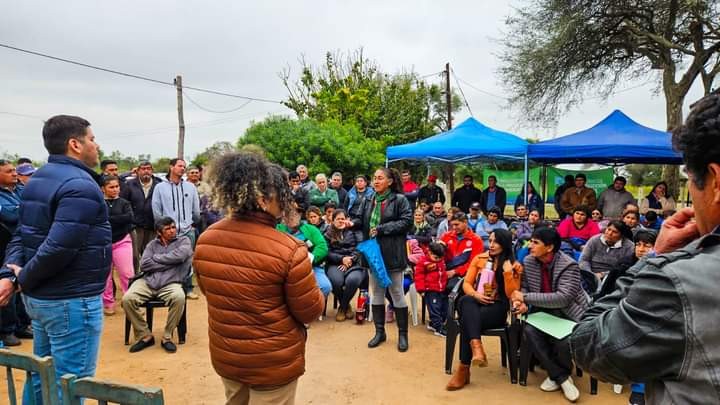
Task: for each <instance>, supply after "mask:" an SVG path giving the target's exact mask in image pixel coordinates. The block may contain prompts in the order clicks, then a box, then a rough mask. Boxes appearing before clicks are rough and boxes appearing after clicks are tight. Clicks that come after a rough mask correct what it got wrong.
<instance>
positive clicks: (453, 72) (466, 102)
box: [450, 69, 475, 117]
mask: <svg viewBox="0 0 720 405" xmlns="http://www.w3.org/2000/svg"><path fill="white" fill-rule="evenodd" d="M450 72H452V74H453V77H454V78H455V84H456V85H457V87H458V89H460V94H461V95H462V98H463V100H465V107H467V109H468V111H469V112H470V116H471V117H474V116H475V114H473V112H472V109H471V108H470V104H468V101H467V98H465V92H464V91H463V89H462V87H461V86H460V82H459V81H458V77H457V75H456V74H455V69H450Z"/></svg>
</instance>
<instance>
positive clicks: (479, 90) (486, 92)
mask: <svg viewBox="0 0 720 405" xmlns="http://www.w3.org/2000/svg"><path fill="white" fill-rule="evenodd" d="M453 74H454V75H455V72H453ZM455 78H456V79H457V80H459V81H461V82H463V83H465V84H466V85H467V86H468V87H470V88H471V89H473V90H475V91H477V92H479V93H482V94H485V95H488V96H491V97H497V98H499V99H502V100H507V97H503V96H498V95H497V94H493V93H490V92H489V91H485V90H483V89H480V88H478V87H476V86H474V85H473V84H472V83H469V82H467V81H466V80H463V79H462V78H461V77H458V76H457V75H455Z"/></svg>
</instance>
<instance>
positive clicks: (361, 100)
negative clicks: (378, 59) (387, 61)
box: [281, 49, 461, 145]
mask: <svg viewBox="0 0 720 405" xmlns="http://www.w3.org/2000/svg"><path fill="white" fill-rule="evenodd" d="M281 78H282V80H283V83H284V85H285V87H286V88H287V90H288V93H289V94H288V99H287V100H286V101H285V102H284V104H285V105H286V106H287V107H288V108H290V109H292V110H293V111H295V113H296V114H297V115H298V117H306V118H312V119H315V120H317V121H320V122H323V121H327V120H335V121H338V122H340V123H353V124H357V126H358V127H359V128H360V130H361V132H362V134H363V135H365V136H367V137H369V138H372V139H378V140H381V141H383V143H385V144H386V145H392V144H401V143H407V142H413V141H415V140H418V139H422V138H424V137H426V136H428V135H431V134H434V133H436V132H438V131H444V130H446V129H447V112H446V111H447V107H446V102H445V93H444V90H443V88H442V87H441V86H440V85H437V84H427V83H425V82H424V81H422V80H420V79H419V78H418V76H417V75H416V74H415V73H400V74H395V75H389V74H385V73H382V72H381V71H380V68H379V67H378V65H377V64H376V63H375V62H373V61H371V60H369V59H368V58H366V57H365V56H364V55H363V52H362V49H360V50H358V51H356V52H354V53H352V54H349V55H347V56H343V55H339V54H331V53H329V52H328V53H327V54H326V56H325V61H324V64H323V65H322V67H320V68H315V67H313V66H312V65H310V64H308V63H307V62H306V61H305V60H301V74H300V77H299V78H298V79H292V78H291V75H290V71H289V69H286V70H285V71H284V72H283V73H282V74H281ZM451 103H452V106H453V112H457V111H459V110H460V108H461V103H460V98H459V96H458V95H457V94H454V93H453V95H452V100H451Z"/></svg>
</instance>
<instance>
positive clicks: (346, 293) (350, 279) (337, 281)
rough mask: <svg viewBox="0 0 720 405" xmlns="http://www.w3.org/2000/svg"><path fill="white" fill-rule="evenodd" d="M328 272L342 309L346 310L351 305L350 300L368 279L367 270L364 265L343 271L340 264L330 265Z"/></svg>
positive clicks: (334, 293)
mask: <svg viewBox="0 0 720 405" xmlns="http://www.w3.org/2000/svg"><path fill="white" fill-rule="evenodd" d="M326 274H327V276H328V278H329V279H330V284H332V289H333V295H335V297H337V299H338V300H339V301H340V309H341V310H343V311H345V310H346V309H348V308H349V307H350V300H352V298H353V297H354V296H355V292H357V290H358V288H359V287H360V285H361V284H362V283H363V281H365V280H366V278H367V270H365V269H364V268H362V267H353V268H351V269H350V270H347V271H341V270H340V269H338V266H334V265H329V266H328V267H327V270H326ZM343 287H344V288H343Z"/></svg>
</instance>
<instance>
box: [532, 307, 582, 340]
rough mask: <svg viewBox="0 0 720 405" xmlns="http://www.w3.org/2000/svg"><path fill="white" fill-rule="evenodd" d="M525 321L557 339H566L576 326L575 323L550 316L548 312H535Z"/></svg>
mask: <svg viewBox="0 0 720 405" xmlns="http://www.w3.org/2000/svg"><path fill="white" fill-rule="evenodd" d="M525 321H526V322H527V323H529V324H530V325H532V326H534V327H536V328H537V329H538V330H541V331H543V332H545V333H547V334H548V335H550V336H552V337H554V338H555V339H564V338H566V337H567V336H569V335H570V334H571V333H572V330H573V328H574V327H575V325H576V323H575V322H573V321H569V320H567V319H563V318H559V317H557V316H555V315H550V314H548V313H547V312H533V313H532V314H530V315H528V316H527V319H526V320H525Z"/></svg>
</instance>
